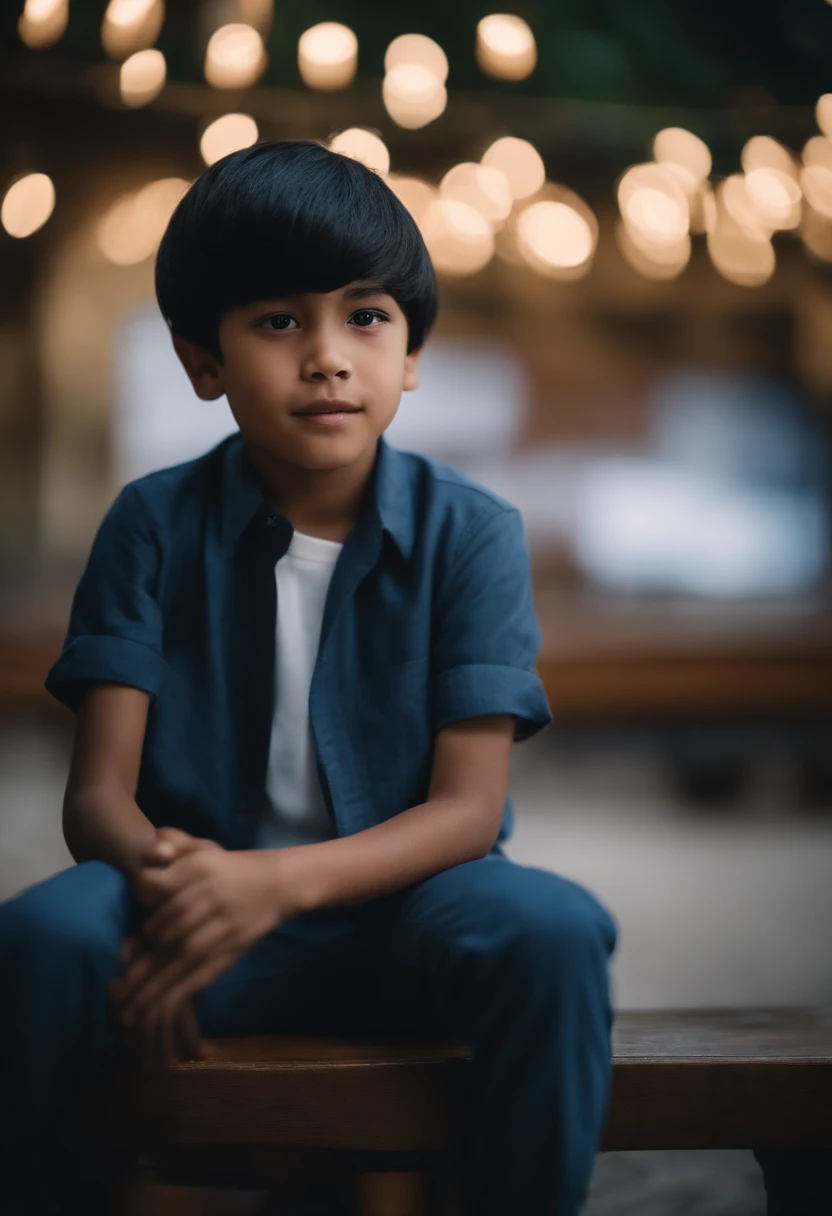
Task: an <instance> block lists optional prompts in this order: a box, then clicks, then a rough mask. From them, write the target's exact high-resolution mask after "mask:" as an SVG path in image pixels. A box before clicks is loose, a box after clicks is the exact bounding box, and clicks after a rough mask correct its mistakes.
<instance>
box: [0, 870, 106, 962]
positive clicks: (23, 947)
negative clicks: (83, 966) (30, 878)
mask: <svg viewBox="0 0 832 1216" xmlns="http://www.w3.org/2000/svg"><path fill="white" fill-rule="evenodd" d="M127 886H128V880H127V877H126V875H124V874H123V873H122V871H121V870H119V869H117V868H116V867H115V866H111V865H109V864H108V863H107V862H103V861H85V862H81V863H80V864H78V865H76V866H71V867H69V869H66V870H61V871H60V872H59V873H57V874H53V875H52V877H51V878H47V879H45V880H44V881H43V882H39V883H36V884H35V885H34V886H31V887H28V888H27V889H26V890H24V891H21V892H20V893H19V894H18V895H16V896H13V897H12V898H11V899H9V900H7V901H6V902H5V903H4V904H2V905H0V950H2V952H3V953H4V954H7V953H8V952H12V953H17V952H18V951H19V957H20V958H21V960H22V961H30V962H33V961H34V960H35V959H36V958H37V957H39V956H41V955H42V954H44V953H45V952H48V954H49V955H50V956H53V952H54V951H56V950H57V951H64V952H66V951H69V952H71V953H76V954H77V953H78V952H81V953H85V954H100V953H102V952H103V953H105V954H110V953H113V952H116V951H117V950H118V948H119V945H120V943H121V939H122V937H123V924H124V912H125V909H126V897H127Z"/></svg>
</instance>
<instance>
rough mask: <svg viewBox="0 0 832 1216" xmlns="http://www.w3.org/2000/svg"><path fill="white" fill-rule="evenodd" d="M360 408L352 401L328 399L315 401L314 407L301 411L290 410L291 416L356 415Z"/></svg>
mask: <svg viewBox="0 0 832 1216" xmlns="http://www.w3.org/2000/svg"><path fill="white" fill-rule="evenodd" d="M361 409H362V407H361V406H360V405H356V404H355V402H353V401H342V400H340V399H339V398H338V397H330V398H329V399H328V400H326V401H316V402H315V404H314V405H306V406H304V407H303V409H299V410H292V413H293V414H345V413H346V414H357V413H358V412H359V411H360V410H361Z"/></svg>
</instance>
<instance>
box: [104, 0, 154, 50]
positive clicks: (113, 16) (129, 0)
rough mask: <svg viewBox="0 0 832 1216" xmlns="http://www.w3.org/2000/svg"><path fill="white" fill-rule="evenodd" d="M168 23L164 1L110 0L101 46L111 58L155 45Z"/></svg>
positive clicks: (105, 15) (105, 14)
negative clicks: (164, 25) (160, 32)
mask: <svg viewBox="0 0 832 1216" xmlns="http://www.w3.org/2000/svg"><path fill="white" fill-rule="evenodd" d="M164 20H165V6H164V4H163V3H162V0H110V3H109V4H108V5H107V9H106V11H105V13H104V17H103V19H102V22H101V45H102V46H103V47H104V50H105V51H106V52H107V54H108V55H109V56H110V58H111V59H124V58H126V56H127V55H130V54H132V52H133V51H142V50H145V49H146V48H147V47H150V46H152V45H153V43H154V42H155V41H156V39H157V38H158V37H159V31H160V30H161V28H162V23H163V22H164Z"/></svg>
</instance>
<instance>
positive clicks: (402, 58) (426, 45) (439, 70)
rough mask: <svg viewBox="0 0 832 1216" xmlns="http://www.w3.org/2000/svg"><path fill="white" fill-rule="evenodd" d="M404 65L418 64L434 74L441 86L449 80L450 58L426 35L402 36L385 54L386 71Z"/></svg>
mask: <svg viewBox="0 0 832 1216" xmlns="http://www.w3.org/2000/svg"><path fill="white" fill-rule="evenodd" d="M402 63H410V64H412V63H417V64H419V65H420V67H423V68H427V69H428V71H429V72H432V73H433V75H434V76H435V77H436V79H437V80H438V81H439V83H440V84H444V83H445V81H446V80H447V79H448V56H447V55H446V54H445V52H444V51H443V50H442V47H441V46H440V45H439V43H438V42H434V40H433V39H432V38H427V37H426V36H425V35H424V34H400V35H399V37H398V38H394V39H393V41H392V42H391V43H390V45H389V46H388V48H387V50H386V51H385V53H384V70H385V72H390V71H392V70H393V68H395V67H398V66H399V65H400V64H402Z"/></svg>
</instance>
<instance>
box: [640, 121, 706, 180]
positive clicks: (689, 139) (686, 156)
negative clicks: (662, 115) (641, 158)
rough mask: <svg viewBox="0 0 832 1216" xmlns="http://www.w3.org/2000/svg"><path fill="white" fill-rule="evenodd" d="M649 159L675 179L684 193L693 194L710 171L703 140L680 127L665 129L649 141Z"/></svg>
mask: <svg viewBox="0 0 832 1216" xmlns="http://www.w3.org/2000/svg"><path fill="white" fill-rule="evenodd" d="M653 157H654V159H655V160H656V161H657V162H658V163H659V164H663V165H667V166H668V167H669V168H670V169H671V170H672V171H673V172H674V173H676V175H677V176H678V177H679V180H680V183H681V184H682V186H683V187H685V189H687V190H688V192H689V193H690V192H692V191H693V190H695V189H696V188H697V187H698V186H699V185H700V184H701V183H702V182H703V181H704V180H705V178H706V177H707V176H708V174H709V173H710V171H711V163H712V161H711V152H710V149H709V148H708V145H707V144H706V143H705V141H704V140H702V139H700V138H699V136H698V135H694V134H693V132H692V131H687V130H686V129H685V128H684V127H665V128H664V129H663V130H661V131H659V132H658V133H657V134H656V136H655V138H654V139H653Z"/></svg>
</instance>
